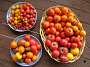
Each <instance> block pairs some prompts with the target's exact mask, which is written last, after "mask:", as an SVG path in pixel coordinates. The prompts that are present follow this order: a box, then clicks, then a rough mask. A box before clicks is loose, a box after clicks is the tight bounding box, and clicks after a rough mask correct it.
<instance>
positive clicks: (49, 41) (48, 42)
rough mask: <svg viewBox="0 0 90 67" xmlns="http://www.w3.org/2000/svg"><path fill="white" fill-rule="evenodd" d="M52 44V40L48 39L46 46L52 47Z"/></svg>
mask: <svg viewBox="0 0 90 67" xmlns="http://www.w3.org/2000/svg"><path fill="white" fill-rule="evenodd" d="M51 44H52V42H51V40H48V39H46V40H45V45H46V46H47V47H50V46H51Z"/></svg>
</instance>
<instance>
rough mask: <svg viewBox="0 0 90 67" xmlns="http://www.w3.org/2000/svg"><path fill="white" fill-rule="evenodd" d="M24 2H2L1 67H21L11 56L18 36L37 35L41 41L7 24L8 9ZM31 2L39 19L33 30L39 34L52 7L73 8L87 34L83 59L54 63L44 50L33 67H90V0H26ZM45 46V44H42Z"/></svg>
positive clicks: (11, 0)
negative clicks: (40, 26)
mask: <svg viewBox="0 0 90 67" xmlns="http://www.w3.org/2000/svg"><path fill="white" fill-rule="evenodd" d="M20 1H24V0H0V67H2V66H3V67H19V66H18V65H16V64H15V63H13V62H12V60H11V58H10V55H9V43H10V41H12V40H13V38H15V37H17V36H18V35H21V34H25V33H30V34H33V35H35V36H36V37H37V38H38V39H39V40H40V41H41V39H40V36H39V35H37V34H34V33H31V32H24V33H18V32H15V31H13V30H11V29H10V28H9V27H8V25H7V24H6V13H7V10H8V8H9V7H10V6H11V5H12V4H14V3H16V2H20ZM26 1H28V2H31V3H32V4H33V5H34V6H35V7H36V9H37V12H38V17H37V18H38V19H37V23H36V25H35V27H34V28H33V29H32V30H33V31H35V32H39V23H40V20H41V17H42V14H43V11H44V10H45V9H47V8H48V7H50V6H54V5H66V6H68V7H69V8H71V9H72V10H73V11H74V12H75V13H76V15H77V16H78V18H79V20H80V21H81V22H82V24H83V27H84V29H85V30H86V32H87V36H86V47H85V50H84V52H83V54H82V56H81V58H80V59H79V60H78V61H76V62H74V63H72V64H60V63H56V62H54V61H53V60H52V59H50V57H49V56H48V55H47V53H46V52H45V50H44V49H43V56H42V58H41V59H40V61H39V63H37V64H36V65H34V66H33V67H42V66H43V67H90V41H89V40H90V34H89V33H90V0H26ZM42 45H43V44H42Z"/></svg>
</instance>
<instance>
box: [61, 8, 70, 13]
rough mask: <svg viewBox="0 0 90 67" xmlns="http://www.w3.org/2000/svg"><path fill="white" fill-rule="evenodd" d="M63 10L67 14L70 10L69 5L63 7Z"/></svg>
mask: <svg viewBox="0 0 90 67" xmlns="http://www.w3.org/2000/svg"><path fill="white" fill-rule="evenodd" d="M61 10H62V12H63V14H65V15H67V14H68V12H69V9H68V8H67V7H62V9H61Z"/></svg>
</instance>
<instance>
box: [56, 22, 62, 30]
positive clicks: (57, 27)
mask: <svg viewBox="0 0 90 67" xmlns="http://www.w3.org/2000/svg"><path fill="white" fill-rule="evenodd" d="M55 28H56V29H57V30H59V31H60V30H61V28H62V26H61V24H60V23H56V24H55Z"/></svg>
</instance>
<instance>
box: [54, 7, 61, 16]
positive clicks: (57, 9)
mask: <svg viewBox="0 0 90 67" xmlns="http://www.w3.org/2000/svg"><path fill="white" fill-rule="evenodd" d="M54 11H55V13H56V14H59V15H60V14H61V10H60V8H58V7H55V8H54Z"/></svg>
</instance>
